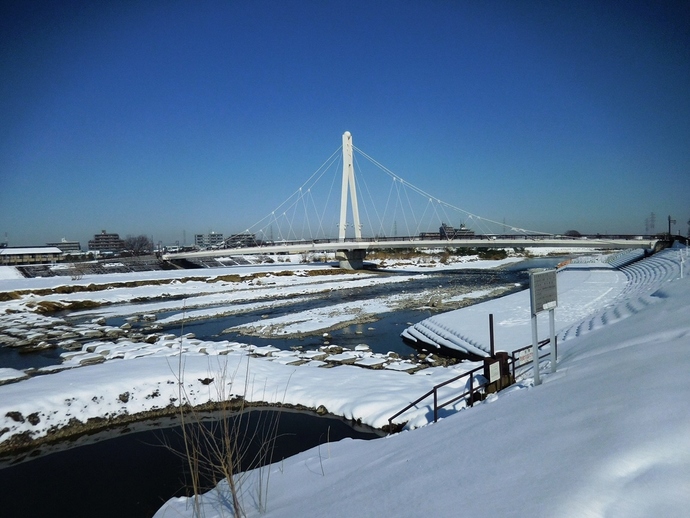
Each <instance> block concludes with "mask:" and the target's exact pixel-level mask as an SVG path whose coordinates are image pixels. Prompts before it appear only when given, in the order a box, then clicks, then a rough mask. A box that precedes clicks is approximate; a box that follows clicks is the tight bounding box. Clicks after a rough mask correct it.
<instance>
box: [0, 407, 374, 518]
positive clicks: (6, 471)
mask: <svg viewBox="0 0 690 518" xmlns="http://www.w3.org/2000/svg"><path fill="white" fill-rule="evenodd" d="M210 423H214V424H210ZM218 423H219V421H208V422H205V424H204V426H205V429H206V430H212V431H213V427H214V426H215V427H216V428H217V427H218V426H219V425H218ZM169 425H170V423H169V422H167V420H166V422H165V423H160V422H158V421H153V422H149V423H145V424H142V425H139V428H148V429H147V430H145V431H133V430H132V429H133V428H134V429H135V430H136V427H119V428H115V429H113V430H110V431H109V432H107V433H101V434H98V435H96V436H93V437H85V438H81V439H79V441H78V442H77V443H76V444H70V443H64V444H63V445H61V446H59V447H57V448H54V449H55V451H51V449H49V448H48V447H46V448H43V449H42V450H37V451H34V452H33V453H31V454H30V455H29V456H28V457H26V458H25V456H21V457H19V458H14V459H12V460H14V462H17V464H15V465H9V466H8V462H11V460H8V459H0V516H3V517H7V518H10V517H55V518H59V517H71V518H78V517H84V518H87V517H88V518H92V517H99V518H107V517H112V518H124V517H126V518H139V517H141V518H144V517H147V518H148V517H151V516H153V514H154V513H155V512H156V511H157V510H158V509H159V508H160V507H161V505H163V503H164V502H165V501H166V500H168V499H169V498H171V497H173V496H184V495H188V494H189V485H190V484H189V483H190V476H189V475H190V471H189V466H188V463H187V461H186V459H185V458H184V456H183V455H181V454H182V452H184V449H185V447H184V440H183V438H182V431H181V428H180V427H179V426H177V427H169ZM229 429H230V430H236V431H239V432H240V433H238V435H239V436H240V437H241V440H240V442H239V445H238V451H239V452H241V453H242V454H243V460H242V463H241V465H240V466H239V469H240V471H242V470H246V469H249V468H252V467H258V466H257V463H258V464H262V465H263V464H266V463H267V461H269V460H273V461H274V462H280V460H281V459H284V458H287V457H290V456H292V455H295V454H296V453H299V452H301V451H304V450H307V449H309V448H312V447H314V446H318V445H323V446H321V447H320V448H321V449H320V452H321V454H323V455H324V458H326V457H327V455H328V446H327V444H328V443H329V442H335V441H338V440H340V439H343V438H345V437H351V438H354V439H374V438H377V437H381V434H380V433H378V432H375V431H373V430H370V429H367V428H366V427H361V426H357V427H353V426H351V423H349V422H346V421H344V420H342V419H337V418H332V417H320V416H317V415H314V414H310V413H305V412H296V411H290V410H283V411H276V410H256V411H251V412H247V413H245V414H243V415H242V417H241V419H238V418H234V420H233V421H232V423H231V424H230V428H229ZM245 430H251V433H248V434H244V433H241V432H243V431H245ZM215 431H216V435H217V436H218V437H220V436H221V435H222V434H219V433H218V432H217V429H216V430H215ZM273 441H274V442H275V444H274V446H273V450H272V457H267V456H266V454H265V450H266V447H267V445H271V444H272V442H273ZM89 442H90V443H89ZM27 459H29V460H27ZM261 460H263V462H259V461H261ZM3 462H4V463H3ZM204 473H205V474H207V475H208V471H207V470H202V474H204ZM216 477H218V478H221V476H220V475H216ZM202 483H203V486H204V488H205V489H211V488H212V487H213V486H214V484H213V483H212V479H211V478H210V477H209V476H207V477H205V478H204V480H203V482H202ZM269 491H270V486H269ZM269 498H270V493H269Z"/></svg>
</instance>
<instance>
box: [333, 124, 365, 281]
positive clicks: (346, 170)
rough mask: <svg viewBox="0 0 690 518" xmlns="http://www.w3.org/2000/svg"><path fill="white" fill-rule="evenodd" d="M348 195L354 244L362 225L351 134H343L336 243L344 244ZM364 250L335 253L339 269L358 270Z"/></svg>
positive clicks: (343, 250)
mask: <svg viewBox="0 0 690 518" xmlns="http://www.w3.org/2000/svg"><path fill="white" fill-rule="evenodd" d="M348 191H349V194H350V200H351V208H352V219H353V222H354V227H355V242H356V241H359V240H361V239H362V225H361V224H360V221H359V207H358V205H357V189H356V188H355V169H354V166H353V159H352V134H351V133H350V132H349V131H346V132H345V133H343V182H342V190H341V192H340V224H339V227H338V241H340V242H342V243H345V232H346V230H347V199H348ZM365 256H366V250H364V249H356V248H350V249H342V250H338V251H337V252H336V259H338V261H339V262H340V267H341V268H344V269H348V270H358V269H360V268H362V266H363V265H364V257H365Z"/></svg>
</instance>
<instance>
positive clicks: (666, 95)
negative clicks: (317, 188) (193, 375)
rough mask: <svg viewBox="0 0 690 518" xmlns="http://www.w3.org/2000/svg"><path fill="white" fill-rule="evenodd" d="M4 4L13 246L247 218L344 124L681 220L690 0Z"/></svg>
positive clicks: (469, 174) (218, 227) (0, 181)
mask: <svg viewBox="0 0 690 518" xmlns="http://www.w3.org/2000/svg"><path fill="white" fill-rule="evenodd" d="M3 5H4V7H3V8H2V11H1V12H0V72H1V77H2V81H0V118H1V119H0V121H1V124H0V241H4V235H5V233H6V234H7V239H8V241H9V244H10V245H11V246H22V245H40V244H45V243H46V242H48V241H57V240H59V239H60V238H62V237H66V238H67V239H71V240H79V241H81V242H82V245H83V246H84V247H85V246H86V241H87V240H88V239H89V238H90V237H91V236H92V235H93V234H95V233H98V232H100V230H102V229H106V230H107V231H109V232H118V233H119V234H120V235H121V236H126V235H138V234H146V235H149V236H153V238H154V241H156V242H157V241H159V240H160V241H162V242H163V243H168V244H170V243H174V242H175V241H179V242H182V241H183V238H184V237H183V236H186V241H187V242H188V243H189V242H191V241H192V236H193V234H195V233H204V232H209V231H212V230H213V231H216V232H223V233H225V234H230V233H233V232H237V231H242V230H244V229H245V228H246V227H248V226H249V225H250V224H252V223H254V222H255V221H257V220H259V219H260V218H262V217H263V216H264V215H266V214H267V213H269V212H270V211H271V210H272V209H273V208H275V207H276V206H277V205H278V204H279V203H280V202H281V201H283V200H284V199H285V198H286V195H287V194H288V193H291V192H293V191H294V190H295V189H296V188H298V187H299V185H300V184H302V182H304V181H305V180H306V179H307V178H308V177H309V176H310V175H311V174H312V172H314V171H315V170H316V169H317V168H318V167H319V166H320V165H321V164H322V163H323V162H324V160H326V159H327V158H328V157H329V156H330V155H331V153H333V152H334V151H335V150H336V149H337V148H338V146H340V143H341V135H342V133H343V132H344V131H350V132H352V134H353V139H354V143H355V145H356V146H357V147H359V148H360V149H362V150H363V151H365V152H366V153H368V154H369V155H371V156H372V157H374V158H375V159H376V160H378V161H379V162H381V163H382V164H384V165H385V166H386V167H388V168H389V169H390V170H392V171H394V172H395V173H396V174H398V175H400V176H402V177H403V178H405V179H406V180H408V181H410V182H411V183H413V184H415V185H418V186H419V187H422V188H423V189H424V190H425V191H427V192H429V193H431V194H433V195H435V196H438V197H439V198H441V199H443V200H444V201H448V202H450V203H452V204H453V205H456V206H458V207H461V208H463V209H465V210H468V211H470V212H472V213H475V214H479V215H482V216H486V217H488V218H491V219H495V220H498V221H502V220H504V219H505V220H506V221H507V222H508V224H510V225H515V226H520V227H524V228H530V229H535V230H542V231H546V232H555V233H560V232H564V231H565V230H568V229H577V230H579V231H581V232H588V233H590V232H591V233H595V232H601V233H604V232H621V233H642V232H644V230H645V219H646V218H648V217H649V216H650V214H651V213H652V212H654V213H655V214H656V230H657V231H661V230H665V229H666V227H667V224H666V217H667V216H668V215H671V216H673V217H674V218H675V219H676V220H677V221H678V225H676V227H675V229H676V230H680V231H681V232H682V233H685V232H686V231H687V224H686V222H687V221H688V219H690V7H689V6H688V4H687V2H663V1H662V2H637V1H629V2H594V1H591V2H590V1H572V2H570V1H569V2H558V1H549V2H546V1H545V2H529V1H514V2H502V1H488V2H470V1H467V2H464V1H452V2H451V1H438V0H437V1H429V0H425V1H402V2H358V1H352V2H335V1H332V2H331V1H262V0H257V1H246V2H236V1H235V2H155V1H149V2H70V1H61V2H55V3H51V2H35V3H31V2H18V3H17V5H15V6H9V7H8V6H7V3H5V4H3ZM333 210H334V212H337V207H334V208H333Z"/></svg>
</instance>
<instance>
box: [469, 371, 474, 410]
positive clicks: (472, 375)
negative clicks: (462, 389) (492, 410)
mask: <svg viewBox="0 0 690 518" xmlns="http://www.w3.org/2000/svg"><path fill="white" fill-rule="evenodd" d="M470 406H474V372H472V373H470Z"/></svg>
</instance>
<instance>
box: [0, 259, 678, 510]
mask: <svg viewBox="0 0 690 518" xmlns="http://www.w3.org/2000/svg"><path fill="white" fill-rule="evenodd" d="M664 257H665V258H666V259H665V260H667V261H668V264H667V265H666V266H668V268H665V267H660V266H659V267H654V268H647V267H646V266H644V265H645V264H647V265H648V264H651V263H649V262H647V261H651V259H646V260H644V261H642V262H640V263H636V264H635V265H633V267H636V269H635V270H630V273H629V274H628V273H625V274H623V277H621V276H620V274H618V273H615V270H612V269H609V270H607V271H605V272H603V273H602V275H604V274H605V275H609V276H608V277H606V278H604V277H599V274H598V273H597V272H598V270H597V271H595V270H591V269H587V268H584V269H583V268H572V269H567V270H566V271H564V272H562V273H560V274H559V303H560V305H559V308H558V309H557V310H556V320H557V322H561V321H563V322H566V324H565V325H559V329H561V331H560V334H561V340H559V345H560V364H559V369H558V372H557V373H555V374H553V375H545V377H544V378H545V379H544V383H543V384H542V385H541V386H539V387H533V386H532V384H531V381H530V380H529V379H524V380H522V381H520V382H519V383H518V384H517V385H515V386H514V387H512V388H510V389H508V390H505V391H503V392H501V393H500V394H499V395H493V396H490V397H489V398H488V399H487V400H486V401H484V402H483V403H482V404H479V405H475V408H474V409H472V410H469V411H462V412H454V411H456V410H460V409H462V408H464V404H458V405H456V407H454V408H453V409H448V411H447V412H444V414H443V415H444V416H445V418H444V419H442V420H441V421H440V422H439V423H437V424H435V425H432V426H425V427H423V428H422V429H419V430H414V431H409V432H403V433H401V434H397V435H394V436H391V437H388V438H386V439H382V440H374V441H369V442H359V441H351V440H347V441H341V442H340V443H337V444H331V445H330V446H329V447H328V448H327V449H326V448H324V447H322V448H320V449H315V450H310V451H307V452H304V453H302V454H300V455H298V456H296V457H293V458H291V459H287V460H286V461H285V462H284V463H281V465H279V466H278V465H274V466H270V467H265V468H263V469H264V471H263V473H261V474H260V473H259V472H258V471H255V472H252V473H250V474H249V477H248V478H243V482H242V492H243V504H244V507H245V511H246V513H247V514H248V515H249V516H254V515H258V514H259V511H258V510H257V509H256V508H255V505H256V504H255V502H256V499H257V491H264V492H265V494H263V496H262V498H264V500H265V501H266V502H267V508H266V510H265V513H264V515H266V516H299V515H302V516H323V515H331V516H377V515H381V516H391V515H399V516H420V515H421V516H458V515H466V516H471V515H475V514H477V515H478V514H482V515H485V514H488V515H494V516H533V515H536V516H564V517H565V516H568V517H569V516H650V515H654V516H683V513H684V512H685V511H686V510H687V509H688V508H690V433H688V430H690V413H688V412H687V411H686V410H685V409H686V408H687V401H688V398H689V397H690V378H688V376H687V373H688V372H690V371H689V370H688V369H689V368H690V355H689V354H688V352H689V351H688V347H689V346H690V321H689V320H688V310H689V309H690V289H689V288H690V284H688V280H687V279H683V280H679V279H678V277H679V274H680V267H679V258H680V254H679V250H678V249H674V250H669V251H668V252H664V253H662V254H660V255H658V256H656V259H657V260H659V259H661V258H664ZM652 259H654V258H652ZM629 268H632V267H629ZM626 271H627V270H626ZM226 272H227V270H226ZM610 274H613V275H614V277H610ZM583 275H584V276H585V277H582V276H583ZM564 279H575V281H573V282H571V281H570V280H568V281H565V280H564ZM614 279H615V281H614ZM25 281H31V282H32V283H33V286H34V288H32V289H38V288H37V287H39V286H40V283H39V281H41V280H38V279H37V280H35V279H26V280H25ZM6 282H7V283H17V284H22V282H24V281H22V280H21V279H16V280H12V279H7V280H3V281H0V291H8V290H5V283H6ZM46 282H48V281H46ZM49 282H55V281H53V280H50V281H49ZM63 282H64V280H63ZM80 282H86V283H87V284H88V283H89V282H93V279H91V280H82V281H80ZM609 282H612V285H608V286H606V283H609ZM566 285H568V286H570V288H569V289H568V290H565V289H564V286H566ZM169 288H170V286H168V287H167V288H166V289H169ZM12 289H26V288H18V287H14V288H12ZM158 289H160V288H158ZM609 289H612V290H613V291H607V290H609ZM566 295H567V297H566ZM566 299H568V301H567V302H566ZM500 301H503V302H500ZM26 303H27V301H26V299H25V297H24V296H23V297H22V299H21V300H10V301H6V302H3V303H1V305H0V311H3V310H4V313H5V317H7V318H10V317H14V316H16V315H27V314H29V310H28V309H27V307H23V309H22V306H21V305H22V304H25V305H26ZM494 304H497V305H495V306H494V307H493V308H492V309H493V311H494V312H495V313H497V314H498V313H500V312H501V311H502V309H501V305H503V306H507V307H504V308H503V310H507V309H509V308H512V306H513V304H514V302H513V299H511V298H510V297H503V298H501V299H497V301H496V302H494ZM474 307H476V306H474ZM471 308H473V307H470V308H465V309H464V310H460V311H459V314H460V315H462V314H463V311H469V310H471ZM7 309H10V311H20V312H19V313H7ZM524 311H525V314H524V315H522V316H520V317H519V319H522V320H523V321H524V324H520V322H517V320H519V319H518V318H516V319H515V322H514V325H512V326H503V327H511V328H512V333H513V334H512V335H511V336H512V338H511V340H510V343H519V344H520V345H522V342H523V341H524V344H527V343H529V339H527V340H522V338H521V336H522V335H521V334H520V333H523V332H524V331H519V329H520V328H523V327H525V326H526V327H527V328H529V314H528V313H529V304H527V306H526V307H525V308H524ZM31 315H33V318H36V320H37V321H42V320H43V319H45V318H47V317H44V316H41V315H34V314H33V313H31ZM626 317H627V318H626ZM478 318H479V317H478ZM486 319H487V316H486V315H482V316H481V319H480V320H481V321H482V331H481V334H480V335H477V337H476V339H475V341H478V340H479V339H481V338H482V337H483V336H484V335H485V333H486V331H485V329H486V327H485V325H486V324H484V323H485V322H486ZM623 319H624V320H623ZM470 320H474V319H470ZM621 320H622V322H621ZM586 331H590V332H586ZM463 332H465V333H466V331H463ZM502 340H503V338H500V339H499V348H504V349H505V347H501V346H500V343H502ZM503 343H508V340H506V341H505V342H503ZM180 353H182V354H180ZM323 353H324V351H316V352H313V353H299V352H293V351H278V350H276V349H275V348H270V347H266V348H256V347H251V346H246V345H243V344H237V343H229V342H224V341H218V342H202V341H200V340H196V339H194V338H191V337H182V338H180V337H174V336H170V335H167V336H166V335H163V336H160V337H158V339H157V340H156V341H155V342H154V343H145V342H134V341H131V340H130V341H128V340H122V341H119V342H117V341H107V340H96V341H94V342H92V343H91V344H90V345H89V346H88V347H86V346H85V348H84V350H81V351H75V353H74V358H68V359H67V361H66V366H76V365H85V366H82V367H80V368H75V369H67V370H60V371H58V372H54V373H50V374H48V373H47V372H50V371H51V370H50V369H47V370H45V371H44V372H45V373H46V374H45V375H40V376H33V377H29V378H26V379H21V380H20V381H16V382H14V383H9V384H6V385H2V386H0V446H1V445H2V443H3V442H5V441H10V440H11V439H12V438H17V437H19V436H21V435H22V434H29V435H31V436H32V437H41V436H44V435H46V434H47V433H49V431H50V430H51V429H52V428H53V427H60V426H64V425H66V424H68V423H69V422H70V421H71V420H73V419H77V420H79V421H82V422H86V421H87V420H88V419H90V418H100V417H117V416H120V415H124V414H134V413H137V412H141V411H146V410H152V409H160V408H165V407H167V406H170V405H172V406H174V405H176V404H177V403H179V401H180V399H183V400H188V401H189V402H190V403H193V404H197V403H204V402H208V401H212V400H217V399H221V398H226V397H229V396H231V395H242V396H243V397H245V399H247V400H249V401H265V402H269V403H272V402H276V403H287V404H301V405H304V406H307V407H312V408H317V407H319V406H323V407H325V408H326V409H327V410H328V411H329V412H331V413H334V414H337V415H342V416H344V417H347V418H353V419H360V420H361V421H362V422H364V423H367V424H370V425H372V426H375V427H381V426H383V425H384V424H386V423H387V420H388V418H389V417H390V416H391V415H392V414H394V413H395V412H397V411H398V410H400V409H401V408H402V407H404V406H405V405H406V404H407V403H408V402H409V401H412V400H414V399H416V398H417V397H418V396H420V395H422V394H423V393H424V392H426V391H427V390H429V389H430V388H431V387H432V386H433V385H435V384H437V383H439V382H441V381H444V380H446V379H448V378H450V377H452V376H454V375H455V374H457V373H460V372H464V371H467V370H469V369H471V368H473V367H474V364H470V363H463V364H459V365H454V366H452V367H429V368H426V369H422V370H416V371H414V369H413V368H411V367H410V365H409V364H405V363H404V362H401V361H399V360H398V359H396V358H394V357H386V356H385V355H383V356H381V355H378V356H377V355H374V354H372V353H370V352H368V351H366V350H359V351H344V352H342V353H339V354H340V355H345V356H348V358H341V359H344V360H346V362H345V363H348V362H350V361H353V362H362V363H364V364H375V363H379V364H385V366H386V367H387V368H384V369H381V370H371V369H367V368H361V367H359V366H356V365H347V364H341V365H339V366H337V367H335V368H328V369H324V368H319V367H320V366H323V365H324V360H327V359H328V354H329V353H326V356H324V355H323ZM89 355H91V356H89ZM89 358H91V360H90V359H89ZM180 361H181V362H182V364H181V365H182V367H183V368H182V369H181V370H179V367H180V363H179V362H180ZM333 361H334V362H335V360H333ZM70 362H74V363H70ZM92 362H93V363H95V362H99V363H96V364H91V363H92ZM55 370H58V369H55ZM8 371H13V370H12V369H5V370H4V371H3V370H2V369H0V376H4V377H5V379H20V378H22V377H24V373H23V372H20V371H13V372H8ZM410 371H414V372H413V373H410ZM180 373H181V374H180ZM208 379H212V380H213V381H211V382H210V383H206V382H208ZM431 420H433V416H432V410H431V408H430V405H429V403H426V402H425V403H422V404H420V405H418V407H416V408H414V409H412V410H410V411H409V412H407V413H405V414H403V415H401V416H400V417H399V418H398V419H397V420H396V421H398V422H408V425H409V427H410V428H414V427H419V426H422V425H424V424H426V423H428V422H430V421H431ZM267 470H270V486H269V487H268V488H265V487H264V485H265V481H266V474H267ZM262 481H263V482H262ZM224 487H225V486H224V485H223V484H221V485H220V486H219V490H218V491H213V492H211V493H209V494H207V495H206V496H205V497H204V500H203V503H204V511H205V515H204V516H207V517H212V516H231V511H230V510H229V509H227V508H226V507H224V497H225V496H226V494H224ZM652 510H653V511H654V512H652ZM157 516H168V517H169V516H190V517H191V516H193V513H192V507H191V503H190V501H189V500H185V499H173V500H171V501H170V502H168V503H167V504H166V506H164V507H163V508H162V509H161V511H160V512H159V513H158V515H157Z"/></svg>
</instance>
